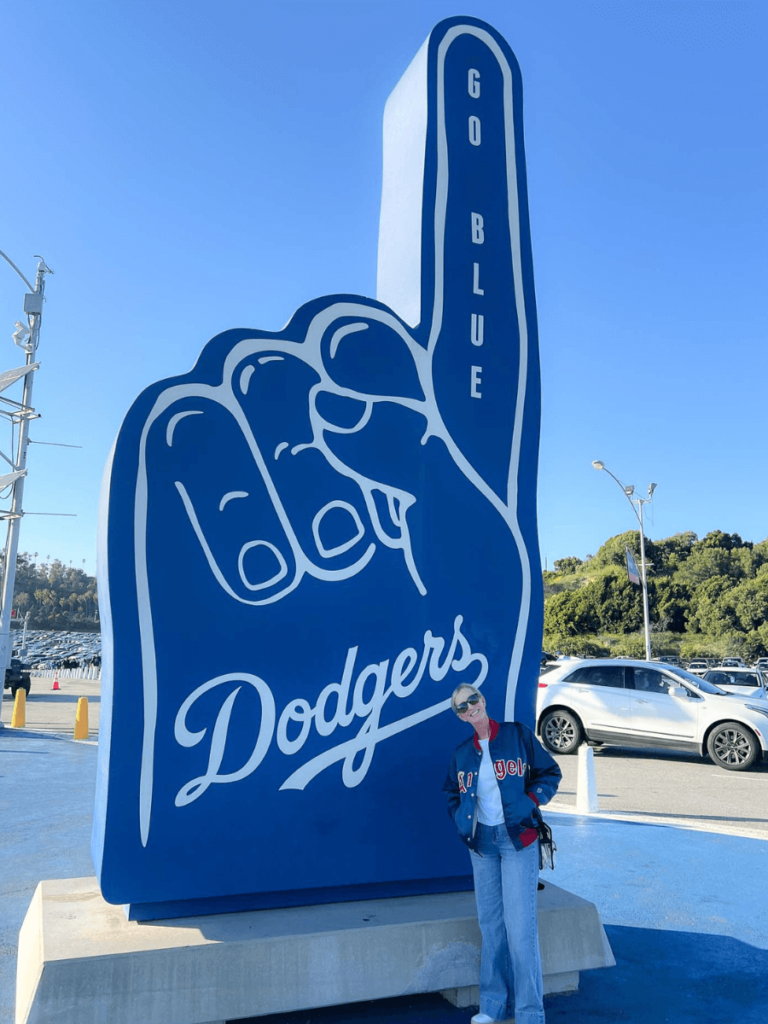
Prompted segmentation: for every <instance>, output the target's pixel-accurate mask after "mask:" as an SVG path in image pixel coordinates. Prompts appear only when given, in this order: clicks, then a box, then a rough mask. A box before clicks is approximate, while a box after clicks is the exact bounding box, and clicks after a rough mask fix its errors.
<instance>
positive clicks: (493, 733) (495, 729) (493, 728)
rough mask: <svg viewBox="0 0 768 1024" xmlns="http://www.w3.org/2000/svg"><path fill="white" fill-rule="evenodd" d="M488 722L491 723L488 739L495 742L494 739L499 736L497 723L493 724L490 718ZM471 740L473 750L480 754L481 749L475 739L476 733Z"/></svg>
mask: <svg viewBox="0 0 768 1024" xmlns="http://www.w3.org/2000/svg"><path fill="white" fill-rule="evenodd" d="M488 721H489V722H490V723H491V735H490V737H489V738H490V739H492V740H495V739H496V737H497V736H498V735H499V723H498V722H494V720H493V719H492V718H489V719H488ZM473 739H474V741H475V750H476V751H477V752H478V754H482V752H483V748H482V747H481V746H480V740H479V739H478V738H477V733H475V735H474V736H473Z"/></svg>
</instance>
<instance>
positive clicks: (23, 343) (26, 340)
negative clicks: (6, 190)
mask: <svg viewBox="0 0 768 1024" xmlns="http://www.w3.org/2000/svg"><path fill="white" fill-rule="evenodd" d="M0 256H2V257H3V259H4V260H5V261H6V262H7V263H9V264H10V265H11V266H12V267H13V269H14V270H15V271H16V273H17V274H18V275H19V277H20V278H21V279H22V281H23V282H24V284H25V285H26V286H27V288H29V291H28V292H27V294H26V295H25V296H24V313H25V314H26V317H27V323H26V325H25V324H23V323H22V322H21V321H20V320H17V321H16V330H15V331H14V332H13V340H14V342H15V343H16V344H17V345H18V346H19V348H21V349H23V350H24V352H26V361H25V363H24V365H23V366H20V367H18V368H17V369H15V370H6V371H5V372H3V373H0V416H3V417H5V418H7V419H8V420H10V422H11V451H10V454H9V455H6V454H5V453H4V452H3V451H0V459H3V460H4V461H5V462H6V463H7V464H8V466H9V467H10V472H8V473H4V474H2V475H0V491H4V490H6V489H7V488H8V487H10V507H9V508H7V509H0V519H4V520H6V521H7V523H8V536H7V540H6V544H5V572H4V574H3V584H2V592H1V593H0V673H2V678H4V677H5V670H6V668H7V667H8V665H9V664H10V661H11V653H12V651H13V644H12V642H11V610H12V608H13V590H14V586H15V584H16V556H17V554H18V549H19V532H20V530H21V519H22V516H23V515H24V511H23V508H22V503H23V499H24V481H25V479H26V476H27V448H28V446H29V422H30V420H33V419H37V416H38V414H37V413H36V412H35V410H34V408H33V406H32V387H33V384H34V378H35V370H37V369H38V368H39V366H40V364H39V363H38V362H36V361H35V355H36V353H37V348H38V345H39V344H40V326H41V323H42V319H43V303H44V301H45V275H46V274H52V273H53V271H52V270H51V268H50V267H48V266H46V264H45V260H44V259H43V258H42V256H36V257H35V258H36V259H37V260H38V261H39V262H38V264H37V276H36V278H35V286H34V288H33V287H32V285H31V284H30V283H29V281H28V280H27V279H26V277H24V275H23V274H22V272H21V271H20V270H19V268H18V267H17V266H16V264H15V263H13V262H12V260H10V259H9V258H8V257H7V256H6V255H5V253H4V252H2V251H0ZM22 379H23V381H24V389H23V392H22V396H21V402H16V401H14V400H13V399H10V398H8V397H7V396H6V395H4V394H3V392H5V391H6V390H7V389H8V388H10V387H11V385H12V384H15V383H16V381H18V380H22ZM14 434H16V435H17V436H16V438H15V443H14ZM3 504H5V503H4V502H3Z"/></svg>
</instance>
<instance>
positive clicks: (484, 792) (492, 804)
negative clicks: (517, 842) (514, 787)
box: [477, 740, 504, 825]
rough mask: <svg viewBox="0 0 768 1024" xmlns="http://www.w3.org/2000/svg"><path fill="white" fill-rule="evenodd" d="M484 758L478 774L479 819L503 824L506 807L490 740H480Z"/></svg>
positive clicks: (494, 823)
mask: <svg viewBox="0 0 768 1024" xmlns="http://www.w3.org/2000/svg"><path fill="white" fill-rule="evenodd" d="M479 743H480V747H481V749H482V751H483V758H482V760H481V762H480V771H479V772H478V775H477V820H478V821H480V822H482V823H483V825H503V824H504V808H503V807H502V805H501V793H500V792H499V783H498V780H497V779H496V772H495V771H494V769H493V761H491V755H490V753H489V751H488V740H480V741H479Z"/></svg>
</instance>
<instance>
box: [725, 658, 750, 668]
mask: <svg viewBox="0 0 768 1024" xmlns="http://www.w3.org/2000/svg"><path fill="white" fill-rule="evenodd" d="M720 667H721V668H746V667H747V666H746V665H745V664H744V659H743V658H723V660H722V661H721V662H720Z"/></svg>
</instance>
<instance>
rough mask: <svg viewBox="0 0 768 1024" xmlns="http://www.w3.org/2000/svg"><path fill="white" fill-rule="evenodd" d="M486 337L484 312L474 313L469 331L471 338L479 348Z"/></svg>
mask: <svg viewBox="0 0 768 1024" xmlns="http://www.w3.org/2000/svg"><path fill="white" fill-rule="evenodd" d="M484 337H485V315H484V314H483V313H473V314H472V324H471V327H470V332H469V340H470V341H471V342H472V344H473V345H477V347H478V348H479V347H480V346H481V345H482V344H483V339H484Z"/></svg>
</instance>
